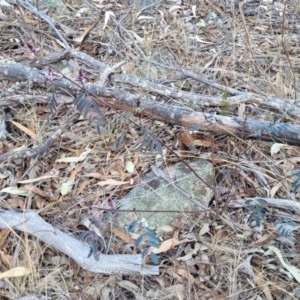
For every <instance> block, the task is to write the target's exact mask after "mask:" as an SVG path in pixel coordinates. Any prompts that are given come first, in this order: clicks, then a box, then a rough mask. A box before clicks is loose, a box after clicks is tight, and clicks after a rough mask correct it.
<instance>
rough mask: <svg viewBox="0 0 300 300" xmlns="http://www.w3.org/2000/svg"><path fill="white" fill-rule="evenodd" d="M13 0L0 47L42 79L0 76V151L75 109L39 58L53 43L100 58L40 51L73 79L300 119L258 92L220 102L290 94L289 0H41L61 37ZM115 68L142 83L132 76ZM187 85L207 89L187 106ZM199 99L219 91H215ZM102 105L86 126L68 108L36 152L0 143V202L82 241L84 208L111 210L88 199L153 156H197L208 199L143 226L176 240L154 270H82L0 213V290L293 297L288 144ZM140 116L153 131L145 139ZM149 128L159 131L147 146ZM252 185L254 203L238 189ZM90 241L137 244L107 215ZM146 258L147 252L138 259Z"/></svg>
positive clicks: (293, 55)
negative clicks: (208, 171)
mask: <svg viewBox="0 0 300 300" xmlns="http://www.w3.org/2000/svg"><path fill="white" fill-rule="evenodd" d="M8 2H10V3H11V2H13V1H8ZM17 2H18V1H17ZM25 2H26V1H20V3H19V4H14V5H12V6H11V7H9V8H6V7H5V9H4V7H3V8H2V11H1V10H0V28H1V41H0V55H1V57H0V58H1V59H4V58H5V59H11V60H13V61H15V62H17V63H20V64H24V65H27V66H36V67H37V68H39V69H43V70H47V72H48V78H47V80H48V83H47V86H45V87H44V88H42V87H41V86H38V84H36V83H34V82H31V81H30V79H28V81H26V82H16V81H15V82H12V81H11V79H9V78H5V76H3V74H2V75H1V79H2V82H0V87H1V88H0V90H2V92H1V94H0V98H1V102H2V104H1V106H2V108H3V114H4V115H5V118H6V120H7V121H6V123H7V131H8V133H7V134H6V137H5V138H3V139H2V140H1V142H0V145H1V151H2V154H1V155H3V154H5V153H7V152H9V151H17V150H22V149H28V148H30V149H32V148H34V147H38V146H39V145H41V143H42V142H43V141H45V140H46V139H47V138H48V137H49V136H50V135H51V134H53V132H54V131H55V130H56V129H57V128H58V127H59V126H60V125H62V124H63V123H64V122H66V120H67V119H68V118H69V117H70V116H71V115H72V114H74V113H75V112H76V107H75V106H74V105H73V104H72V102H73V100H74V96H73V95H68V93H65V94H63V93H61V92H60V91H59V89H57V91H56V90H55V88H54V89H53V87H51V81H52V78H53V76H54V77H55V76H58V74H56V72H54V71H53V70H54V69H52V68H51V67H50V64H49V65H47V64H46V65H43V66H41V65H39V63H40V62H39V60H40V59H41V58H42V57H46V56H49V55H51V54H55V53H58V52H60V51H63V50H64V49H66V45H68V46H70V47H71V48H72V49H74V50H76V51H78V52H83V53H86V54H88V55H89V56H90V57H92V58H95V59H96V60H97V61H99V62H102V63H104V64H105V65H106V66H110V67H112V68H113V69H112V70H111V71H110V73H108V74H105V72H101V73H100V72H98V71H97V70H95V69H93V68H92V67H90V68H89V67H87V66H86V65H85V66H83V64H82V62H81V61H80V60H79V59H78V58H74V57H73V58H69V59H64V58H62V59H61V61H60V62H55V64H51V66H52V67H54V68H55V70H59V73H62V74H63V76H65V77H66V78H71V79H72V80H73V81H76V82H78V83H83V82H85V83H93V84H96V85H100V86H103V87H105V88H107V90H112V91H113V90H122V91H127V92H129V93H131V94H133V95H135V96H138V97H140V98H145V99H150V100H153V101H156V102H159V103H163V104H168V105H172V106H178V107H180V108H183V109H186V110H187V111H191V112H203V113H207V114H209V115H211V116H212V118H213V117H214V115H222V116H228V117H234V116H238V117H242V118H244V119H245V123H246V121H247V119H248V118H249V119H254V120H263V121H268V122H269V123H270V124H274V123H276V122H282V123H283V127H284V126H286V127H287V129H288V126H289V124H292V125H299V123H300V122H299V116H298V117H297V116H295V115H290V114H289V112H288V111H284V110H278V108H277V109H276V107H272V105H271V104H270V103H271V100H270V103H269V104H270V105H269V106H268V103H261V104H260V103H259V101H256V102H255V103H252V102H251V99H250V100H247V101H241V102H239V103H234V104H233V103H232V102H231V101H230V100H229V99H230V96H232V95H233V94H232V93H231V91H238V92H241V93H244V92H245V93H250V92H251V93H253V94H255V95H259V96H261V97H267V96H272V97H273V98H272V99H279V100H280V101H286V103H287V106H288V105H291V104H293V105H295V107H298V106H299V105H298V103H299V102H300V81H299V78H300V25H299V24H300V1H299V0H290V1H284V2H273V1H267V0H266V1H256V0H245V1H242V2H239V1H226V0H221V1H208V0H207V1H206V0H200V1H196V0H190V1H188V0H187V1H158V2H153V3H151V1H148V2H149V5H147V6H142V5H137V4H131V5H129V4H125V3H124V1H123V2H122V1H106V0H102V1H75V0H74V1H72V0H69V1H65V2H66V6H65V7H64V8H63V9H60V10H59V11H58V10H57V9H55V8H54V7H51V6H49V7H47V8H46V9H44V10H41V11H42V12H43V14H44V15H46V16H49V17H51V18H52V19H53V20H55V24H54V25H55V27H56V28H58V31H59V32H61V34H62V37H63V39H62V38H61V37H60V36H59V35H58V34H57V32H55V31H54V30H53V27H51V26H50V25H49V23H51V21H50V22H46V21H45V19H42V18H41V15H39V14H36V13H33V12H31V11H30V10H28V9H26V6H24V5H23V3H25ZM33 2H35V1H33ZM142 2H143V1H141V2H140V4H141V3H142ZM148 2H147V3H148ZM134 3H135V2H134ZM145 58H147V59H149V60H146V59H145ZM151 62H153V63H151ZM0 63H1V61H0ZM176 68H183V69H185V70H191V71H193V72H194V73H195V74H199V75H201V76H202V78H206V79H207V80H208V81H209V82H210V84H206V83H205V82H204V81H202V82H201V81H199V80H197V78H196V77H195V78H189V77H184V76H181V75H182V74H180V72H177V71H176ZM103 74H104V75H103ZM115 74H125V75H128V76H131V78H135V79H136V78H138V79H139V80H141V81H139V82H138V81H136V84H131V85H130V84H128V83H127V82H125V80H124V81H122V80H120V79H118V78H120V77H116V75H115ZM59 75H61V74H59ZM137 82H138V83H137ZM212 83H215V84H218V85H219V86H218V87H219V88H216V85H215V86H214V84H212ZM151 84H153V87H151ZM162 86H164V87H165V88H166V89H167V88H170V89H172V90H174V91H177V92H182V93H183V94H182V95H183V96H182V97H181V98H180V97H178V93H177V94H176V95H177V96H176V97H175V96H173V94H172V95H171V94H170V95H169V96H168V95H167V92H166V91H162V90H159V89H158V87H162ZM224 87H225V88H224ZM226 88H228V90H227V89H226ZM230 88H231V89H232V90H230ZM155 89H157V92H156V90H155ZM237 94H238V93H237ZM192 95H201V96H202V97H203V99H204V98H205V97H206V96H207V97H211V98H207V99H208V100H207V101H204V100H203V102H202V103H200V102H196V101H194V100H193V98H192ZM189 96H191V98H190V99H189ZM242 96H243V95H242V94H241V98H242ZM214 97H215V98H214ZM53 98H55V99H53ZM108 98H109V97H107V99H108ZM49 99H50V100H51V101H50V100H49ZM101 99H102V100H101V101H104V102H105V98H101ZM209 99H211V100H212V99H219V100H220V99H221V100H220V101H219V102H218V103H217V104H216V102H215V103H213V101H212V102H210V100H209ZM264 99H265V98H264ZM77 100H78V101H81V100H82V99H79V98H77ZM204 102H205V103H206V104H205V105H204V104H203V103H204ZM275 102H276V101H275ZM82 103H83V102H82ZM77 108H78V105H77ZM100 109H101V113H99V115H98V117H100V119H101V118H104V117H105V119H106V121H105V124H104V123H102V121H103V120H100V121H99V124H98V125H99V126H95V124H89V123H90V122H89V120H87V118H86V116H84V111H83V110H82V109H79V110H80V111H81V112H82V116H81V117H80V118H79V119H78V120H77V121H76V122H73V123H71V124H70V125H69V126H68V127H67V129H65V130H64V132H63V133H62V134H61V135H60V137H59V138H57V140H56V141H55V142H54V143H53V144H52V145H51V146H50V147H48V148H46V149H44V150H45V151H43V153H39V154H38V155H37V156H33V157H25V158H24V159H14V160H12V159H6V160H4V161H3V160H1V155H0V160H1V162H2V164H1V166H0V176H1V177H0V208H1V209H2V210H10V211H17V212H20V211H24V210H34V211H36V212H38V213H39V215H40V216H41V217H42V218H43V219H44V220H45V221H47V222H48V223H50V224H51V225H52V226H54V227H55V228H56V229H59V230H61V231H63V232H66V233H69V234H70V235H73V236H75V237H77V238H79V237H80V235H81V234H82V232H84V231H86V230H87V228H86V224H87V223H86V222H87V221H86V220H89V221H92V220H95V218H98V217H99V218H100V219H99V220H101V222H105V220H107V219H108V218H107V215H109V212H103V211H102V212H101V213H100V214H99V211H96V212H95V210H96V209H95V208H96V207H97V206H98V207H99V206H101V207H106V208H107V209H115V208H116V207H117V204H116V203H118V200H120V199H121V198H122V197H124V196H125V195H126V194H127V193H128V192H129V191H130V190H131V189H132V188H134V187H135V186H137V185H138V184H139V183H140V181H141V177H142V176H143V175H144V174H146V173H147V172H148V171H149V170H151V166H154V165H156V164H157V162H158V161H160V162H161V163H162V164H163V165H164V166H171V165H174V164H175V163H177V162H180V161H181V160H185V161H186V162H187V163H188V162H189V160H191V159H197V158H199V157H202V158H203V157H205V158H206V159H207V160H209V161H210V162H211V163H212V164H213V167H214V174H215V176H214V177H215V180H214V181H215V182H214V187H213V190H214V197H213V199H212V200H211V202H210V204H209V209H211V210H213V211H214V213H210V212H209V211H206V212H201V213H200V212H198V211H197V210H196V209H195V213H193V214H188V213H184V212H182V213H181V214H179V215H178V216H177V219H176V222H174V223H172V224H171V225H170V226H165V227H164V228H155V229H154V230H155V234H156V237H157V238H158V239H159V241H160V242H161V244H162V243H163V242H164V241H173V242H172V243H170V244H169V246H167V247H165V248H164V249H163V250H161V251H159V252H160V253H157V259H158V266H159V270H160V274H159V275H151V276H150V275H148V276H143V275H141V274H134V275H126V274H111V275H109V274H96V273H93V272H89V271H87V270H85V269H83V268H81V267H79V266H78V264H77V263H76V262H74V261H73V260H72V259H70V258H69V257H68V256H67V255H65V254H63V253H62V252H59V251H57V250H55V248H53V247H48V245H47V244H44V243H42V242H40V241H39V240H38V239H36V238H35V237H32V236H31V235H28V234H26V233H23V232H21V231H14V230H13V228H9V226H8V228H7V229H3V230H2V231H1V232H0V258H1V264H0V271H1V272H2V275H0V276H1V280H0V295H1V297H2V298H1V299H18V298H20V297H22V296H26V295H29V294H33V295H43V296H45V297H49V299H72V300H74V299H78V300H79V299H84V300H93V299H232V300H237V299H249V300H250V299H253V300H254V299H257V300H258V299H268V300H271V299H286V300H287V299H299V297H300V296H299V295H300V285H299V284H300V275H299V274H300V253H299V249H300V235H299V228H300V227H299V224H300V217H299V211H300V209H299V205H298V202H299V193H298V189H299V187H300V179H299V178H300V172H299V170H300V168H299V161H300V148H299V146H300V144H299V145H289V144H288V143H287V142H286V141H285V140H284V139H283V140H282V141H281V142H278V141H265V140H262V139H260V134H259V133H256V135H254V138H252V139H247V138H246V137H244V136H243V134H240V135H236V134H231V133H230V132H228V134H226V132H223V133H220V132H214V131H213V130H210V131H206V130H201V128H200V129H199V128H197V131H196V130H194V131H193V128H187V127H184V126H182V125H180V124H170V123H169V122H163V120H162V119H161V118H156V117H155V111H154V109H153V111H154V113H153V115H151V114H150V113H149V114H148V117H145V116H144V115H139V113H138V111H137V112H136V113H134V112H129V111H127V112H126V111H123V110H122V106H121V105H120V106H119V109H117V110H116V109H115V108H112V107H111V106H109V105H108V106H106V105H105V103H104V104H103V105H102V106H101V107H100ZM88 114H90V116H91V115H92V116H93V112H91V111H88ZM3 118H4V117H3ZM206 118H207V117H206ZM100 123H101V124H100ZM285 124H286V125H285ZM96 127H98V128H96ZM141 128H144V129H145V128H146V129H147V130H148V131H149V132H151V135H153V136H154V137H155V139H154V140H153V142H152V144H151V142H150V145H149V143H148V147H147V145H146V146H145V143H144V141H145V135H146V134H145V130H144V131H143V130H141ZM284 129H285V128H284ZM263 130H264V129H263ZM298 134H299V133H298V132H296V133H295V136H298ZM156 138H157V139H158V140H162V141H163V143H164V144H163V145H162V146H159V145H158V144H157V140H156ZM162 154H163V155H162ZM249 198H251V199H256V200H253V201H252V202H251V201H248V202H247V201H244V202H243V200H245V199H249ZM275 199H276V200H275ZM183 201H185V200H183ZM239 201H240V202H239ZM286 201H293V203H294V204H295V205H294V206H293V205H291V204H290V202H286ZM235 203H236V205H235ZM287 203H289V204H287ZM288 205H289V206H288ZM121 213H124V212H121ZM125 213H126V212H125ZM110 214H111V216H110V217H111V218H112V219H113V213H111V212H110ZM136 214H137V218H138V212H136ZM0 218H1V215H0ZM113 220H114V219H113ZM2 228H3V227H2ZM123 229H124V228H123ZM37 230H38V228H37ZM45 234H47V233H45ZM103 239H104V240H105V241H106V244H107V249H106V250H105V251H106V253H108V254H136V253H140V249H139V247H136V246H135V242H136V241H135V239H136V236H135V235H132V234H131V233H130V232H129V231H128V230H127V231H126V230H123V231H120V229H119V227H118V224H116V223H115V221H114V222H113V223H109V222H107V230H106V231H105V233H103ZM100 255H101V254H100ZM145 260H146V263H147V264H153V263H154V262H155V261H153V259H152V260H151V259H150V257H149V256H147V257H146V258H145ZM18 267H23V269H17V268H18ZM9 270H15V272H16V273H15V275H14V276H12V273H7V272H9ZM18 272H20V273H18ZM23 272H25V273H26V275H25V273H23ZM36 299H37V298H36ZM45 299H46V298H45Z"/></svg>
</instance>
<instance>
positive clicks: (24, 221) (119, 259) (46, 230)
mask: <svg viewBox="0 0 300 300" xmlns="http://www.w3.org/2000/svg"><path fill="white" fill-rule="evenodd" d="M7 228H11V229H13V230H20V231H23V232H26V233H29V234H31V235H33V236H35V237H36V238H38V239H39V240H41V241H43V242H44V243H46V244H47V245H49V246H51V247H53V248H55V249H56V250H58V251H61V252H63V253H64V254H66V255H68V256H69V257H70V258H72V259H74V260H75V261H76V263H78V265H80V266H81V267H82V268H83V269H85V270H87V271H90V272H96V273H103V274H136V273H140V274H144V275H158V274H159V268H158V267H157V266H151V265H143V260H142V255H119V254H116V255H105V254H100V255H99V261H96V260H95V259H94V257H89V258H88V255H89V252H90V247H89V245H87V244H86V243H84V242H82V241H80V240H78V239H76V238H74V237H72V236H71V235H69V234H66V233H64V232H62V231H60V230H58V229H55V228H54V227H53V226H52V225H50V224H49V223H47V222H45V221H44V220H43V219H42V218H41V217H40V216H39V215H38V214H37V213H36V212H33V211H30V212H25V213H20V212H15V211H4V210H1V211H0V229H7Z"/></svg>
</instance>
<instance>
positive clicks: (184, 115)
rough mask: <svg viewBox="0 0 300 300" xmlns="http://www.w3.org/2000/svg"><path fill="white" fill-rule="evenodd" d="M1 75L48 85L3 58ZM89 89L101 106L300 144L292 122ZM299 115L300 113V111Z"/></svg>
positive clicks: (67, 89) (39, 74) (59, 83)
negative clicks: (218, 112)
mask: <svg viewBox="0 0 300 300" xmlns="http://www.w3.org/2000/svg"><path fill="white" fill-rule="evenodd" d="M0 75H2V76H5V78H6V79H10V80H13V81H16V80H19V81H25V80H26V79H27V78H28V77H30V78H31V82H32V83H33V84H35V85H38V86H40V87H42V88H44V87H45V85H46V84H48V79H47V78H48V74H47V72H46V71H43V70H38V69H36V68H30V67H27V66H24V65H22V64H18V63H13V62H1V61H0ZM51 84H52V85H53V86H55V90H56V92H57V93H59V92H60V93H62V94H67V95H70V94H71V95H73V96H77V95H78V93H80V92H82V90H83V89H82V88H81V87H80V85H79V84H76V83H75V82H72V81H70V80H68V79H66V78H64V77H62V78H58V79H54V80H53V81H52V82H51ZM84 89H85V90H86V92H88V93H90V94H91V95H93V96H95V97H98V103H99V105H105V104H108V106H110V107H113V108H115V109H120V110H126V111H131V112H132V113H134V114H136V115H139V116H146V117H150V118H152V119H156V120H159V121H163V122H165V123H170V124H176V125H181V126H185V127H188V128H191V129H193V130H205V131H213V132H216V133H220V134H231V135H236V136H241V137H243V138H246V139H260V140H264V141H278V142H282V143H287V144H291V145H300V135H299V134H298V133H299V132H300V126H299V125H293V124H290V123H288V124H287V123H280V122H277V123H270V122H267V121H260V120H255V119H250V118H244V117H237V116H232V117H226V116H221V115H211V114H209V113H202V112H191V111H190V110H187V109H184V108H182V107H178V106H174V105H170V104H166V103H159V102H156V101H154V100H150V99H147V98H140V97H139V96H137V95H134V94H131V93H129V92H127V91H125V90H121V89H108V88H105V87H100V86H97V85H93V84H86V85H85V86H84ZM299 114H300V112H299Z"/></svg>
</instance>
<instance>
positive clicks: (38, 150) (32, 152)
mask: <svg viewBox="0 0 300 300" xmlns="http://www.w3.org/2000/svg"><path fill="white" fill-rule="evenodd" d="M77 118H79V113H76V114H74V115H72V116H71V117H70V118H69V119H68V120H67V121H66V122H65V123H64V124H63V125H62V126H60V127H59V128H58V129H57V130H56V131H55V132H54V133H53V134H52V135H51V136H50V137H48V138H47V139H46V140H45V141H44V142H42V144H41V145H39V146H38V147H35V148H32V149H26V150H22V151H17V152H16V151H10V152H7V153H4V154H2V155H0V162H3V161H5V160H8V159H20V158H21V159H24V158H26V157H35V156H38V155H41V154H42V153H43V152H45V151H46V150H47V149H48V148H49V147H51V145H52V144H53V143H54V142H55V140H56V139H57V138H58V137H59V136H60V135H61V134H62V133H63V132H64V130H65V129H66V127H67V126H69V125H70V124H71V123H72V122H73V121H74V120H76V119H77Z"/></svg>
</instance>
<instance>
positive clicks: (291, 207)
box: [228, 197, 300, 213]
mask: <svg viewBox="0 0 300 300" xmlns="http://www.w3.org/2000/svg"><path fill="white" fill-rule="evenodd" d="M258 199H263V200H264V201H266V202H267V204H266V206H270V207H275V208H279V209H285V210H288V211H292V212H296V213H299V212H300V203H298V202H297V201H292V200H288V199H275V198H259V197H256V198H246V199H242V200H232V201H231V202H230V203H229V205H228V206H229V207H234V208H239V207H246V206H247V205H246V201H247V200H253V202H251V205H261V203H260V202H259V201H257V200H258Z"/></svg>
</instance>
